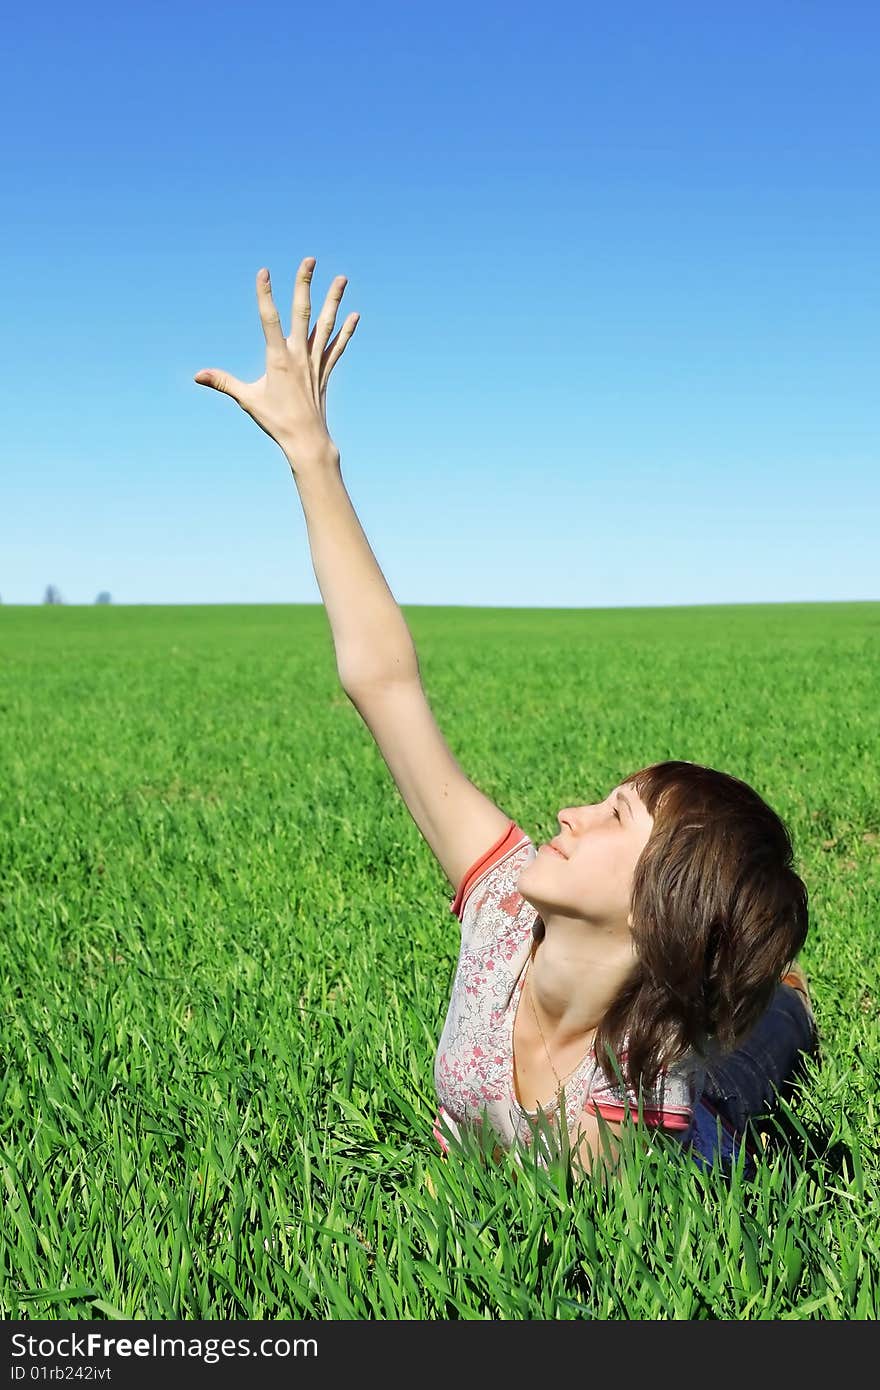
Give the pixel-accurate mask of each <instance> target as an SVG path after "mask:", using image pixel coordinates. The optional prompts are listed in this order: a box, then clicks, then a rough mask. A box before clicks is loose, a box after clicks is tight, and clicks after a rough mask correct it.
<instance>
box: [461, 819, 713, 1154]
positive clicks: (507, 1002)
mask: <svg viewBox="0 0 880 1390" xmlns="http://www.w3.org/2000/svg"><path fill="white" fill-rule="evenodd" d="M497 849H498V852H497V855H496V856H495V857H494V858H493V860H492V862H491V863H487V864H486V865H485V867H483V865H481V864H478V865H476V866H474V869H472V870H471V871H470V872H469V874H468V875H466V876H465V880H464V881H465V882H467V881H468V879H469V878H470V875H471V874H472V873H474V872H475V871H476V872H478V874H479V876H478V877H477V879H476V880H475V882H474V884H472V885H471V888H470V890H469V892H468V894H467V897H466V898H465V899H464V901H463V902H462V904H461V907H460V921H461V951H460V954H459V960H458V967H457V970H456V974H455V980H454V983H453V988H452V997H451V999H450V1002H449V1009H448V1012H447V1015H446V1022H445V1024H444V1027H443V1033H442V1035H441V1038H440V1043H439V1046H438V1049H437V1055H436V1058H435V1063H434V1081H435V1085H436V1089H437V1097H438V1100H439V1102H440V1113H439V1114H438V1116H437V1120H436V1121H435V1129H434V1134H435V1137H437V1138H438V1140H439V1133H438V1129H437V1127H436V1126H437V1124H438V1123H439V1121H440V1118H441V1115H442V1116H443V1117H444V1118H445V1120H446V1121H447V1123H449V1124H450V1128H452V1129H453V1131H454V1130H455V1129H456V1128H457V1127H458V1126H460V1125H463V1124H464V1125H469V1124H473V1125H475V1126H479V1125H480V1124H481V1122H482V1117H483V1114H484V1113H485V1112H488V1115H489V1119H490V1122H491V1124H492V1127H493V1128H494V1130H495V1131H496V1133H497V1134H498V1137H499V1139H500V1140H501V1142H502V1144H503V1145H504V1146H505V1147H510V1146H511V1145H512V1144H514V1143H515V1142H516V1141H517V1140H520V1141H522V1142H523V1143H524V1144H525V1145H526V1146H529V1145H530V1144H531V1142H532V1138H533V1127H532V1125H531V1124H530V1121H529V1114H528V1112H526V1111H524V1110H523V1108H522V1106H521V1105H520V1104H519V1102H518V1100H517V1098H516V1093H515V1086H514V1082H513V1023H514V1019H515V1016H516V1009H517V1007H518V1004H519V998H520V993H521V990H522V983H523V979H524V972H525V967H526V964H527V962H528V959H529V955H530V953H531V946H532V942H533V940H534V939H535V930H534V929H535V926H536V923H537V922H538V920H539V919H538V913H537V911H536V910H535V908H533V907H532V906H531V904H530V903H528V902H526V900H525V899H524V898H523V896H522V894H521V893H519V892H518V891H517V887H516V884H517V880H518V878H519V875H520V873H521V872H522V870H523V869H524V868H525V866H526V864H528V863H529V862H530V861H531V860H532V859H533V858H534V857H535V854H536V851H535V846H534V844H533V843H532V841H531V840H530V839H529V837H528V836H527V835H526V834H525V832H524V831H522V830H520V828H519V827H518V826H517V825H516V824H515V822H511V826H510V829H509V832H508V835H507V837H506V838H505V839H504V841H503V842H499V846H498V847H497ZM480 869H482V872H481V873H480V872H479V871H480ZM693 1070H694V1062H693V1059H685V1060H684V1061H683V1062H682V1063H679V1064H678V1066H677V1067H675V1068H672V1069H670V1071H669V1072H668V1073H666V1074H665V1075H664V1076H663V1078H662V1079H661V1081H660V1082H659V1083H658V1088H659V1089H658V1091H657V1094H656V1096H655V1097H652V1098H648V1099H646V1101H645V1102H644V1110H645V1111H648V1110H649V1111H650V1116H649V1115H646V1116H645V1118H646V1121H650V1122H653V1123H660V1124H664V1126H669V1127H673V1126H675V1127H677V1128H678V1131H679V1133H681V1132H683V1130H684V1128H685V1127H686V1126H687V1125H688V1124H689V1122H690V1118H691V1115H692V1109H693V1099H694V1094H693V1092H694V1076H693ZM565 1099H566V1107H565V1109H566V1122H567V1124H568V1128H569V1132H570V1133H572V1134H574V1133H575V1131H576V1129H577V1121H578V1119H579V1117H580V1116H581V1115H582V1114H583V1113H584V1111H585V1110H598V1111H599V1112H600V1113H602V1112H603V1109H605V1110H607V1113H608V1117H609V1118H617V1117H619V1114H620V1108H621V1105H624V1106H625V1105H626V1104H627V1102H629V1103H630V1105H631V1106H632V1108H633V1110H637V1102H636V1099H635V1097H634V1096H633V1095H632V1093H631V1092H630V1093H627V1094H625V1093H623V1092H622V1091H620V1090H618V1088H617V1087H614V1086H609V1085H608V1083H607V1081H606V1079H605V1075H604V1072H603V1071H602V1069H601V1068H600V1067H599V1066H598V1064H597V1062H596V1059H595V1055H594V1054H592V1053H590V1054H588V1056H587V1057H586V1058H585V1059H584V1061H583V1062H582V1063H581V1066H580V1067H579V1068H578V1069H577V1070H576V1071H575V1072H574V1073H573V1074H572V1075H571V1076H570V1077H569V1078H568V1081H567V1083H566V1093H565ZM532 1113H533V1114H535V1113H537V1112H532ZM545 1113H547V1114H548V1115H552V1114H553V1107H550V1108H549V1109H548V1111H547V1112H545ZM441 1147H444V1146H443V1144H442V1142H441ZM444 1152H445V1148H444Z"/></svg>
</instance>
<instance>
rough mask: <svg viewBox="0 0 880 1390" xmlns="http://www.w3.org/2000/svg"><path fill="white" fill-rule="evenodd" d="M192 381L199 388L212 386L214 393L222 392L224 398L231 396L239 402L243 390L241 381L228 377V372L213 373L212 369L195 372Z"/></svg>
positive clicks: (243, 386)
mask: <svg viewBox="0 0 880 1390" xmlns="http://www.w3.org/2000/svg"><path fill="white" fill-rule="evenodd" d="M193 381H195V382H197V383H198V385H199V386H213V388H214V390H215V391H222V392H223V394H224V395H225V396H231V397H232V399H233V400H234V401H238V400H240V399H241V395H242V392H243V391H244V390H245V384H244V382H243V381H239V380H238V378H237V377H234V376H230V375H229V373H228V372H220V371H215V370H214V369H213V368H207V369H206V370H205V371H202V372H196V374H195V376H194V377H193Z"/></svg>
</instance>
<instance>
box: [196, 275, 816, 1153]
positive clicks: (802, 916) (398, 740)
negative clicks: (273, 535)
mask: <svg viewBox="0 0 880 1390" xmlns="http://www.w3.org/2000/svg"><path fill="white" fill-rule="evenodd" d="M314 268H315V261H314V258H313V257H308V258H307V259H306V260H304V261H302V262H301V263H300V266H299V269H298V271H297V275H296V283H295V288H294V295H293V307H292V317H291V331H290V336H289V337H287V338H285V336H284V334H283V332H282V328H281V321H280V318H279V315H278V311H277V309H276V307H275V304H274V301H273V298H272V290H271V286H270V283H269V275H268V271H261V272H260V273H259V274H258V275H257V303H258V306H259V312H260V318H261V321H262V325H263V332H264V334H265V338H266V371H265V373H264V375H263V376H262V377H261V378H260V379H259V381H256V382H252V383H247V382H242V381H239V380H238V379H237V378H235V377H233V376H230V375H229V374H228V373H226V372H222V371H216V370H209V371H202V372H199V373H197V374H196V376H195V378H194V379H195V380H196V381H197V382H199V383H200V384H203V385H206V386H211V387H213V388H214V389H215V390H217V391H221V392H223V393H224V394H226V395H228V396H231V397H232V399H233V400H235V401H236V402H237V403H238V405H240V406H241V408H242V409H243V410H245V411H246V412H247V414H248V415H250V416H251V418H252V419H253V420H255V421H256V423H257V424H258V425H259V426H260V428H261V429H263V430H264V431H265V432H266V433H267V434H268V435H269V436H270V437H271V438H272V439H274V440H275V441H276V442H277V443H278V444H279V446H280V447H281V449H282V450H283V452H284V454H285V457H286V458H287V460H288V463H289V464H290V467H291V470H292V472H293V476H294V480H295V482H296V485H297V488H298V491H299V495H300V500H301V502H302V505H303V509H304V513H305V518H306V525H307V529H308V536H309V545H310V549H311V555H312V562H313V565H314V569H315V576H316V578H317V581H318V586H319V588H320V591H321V596H322V598H323V600H324V604H325V607H326V610H327V616H328V619H329V621H330V626H331V630H332V634H333V641H334V646H335V652H336V666H337V671H338V674H339V679H340V682H341V684H342V688H343V689H344V690H345V692H346V694H347V695H348V697H349V699H350V700H351V701H352V703H353V704H354V706H355V708H356V709H357V710H358V713H359V714H360V715H361V717H362V719H363V720H364V722H365V723H366V725H367V727H368V728H369V729H370V731H371V733H372V734H373V736H374V738H375V739H376V742H377V744H378V746H379V749H380V751H381V753H382V756H383V758H384V759H385V762H386V764H387V765H388V768H389V771H390V772H391V775H392V777H393V778H394V780H395V782H396V784H397V786H398V788H399V790H400V792H401V795H402V796H403V799H404V801H405V802H406V805H407V807H408V809H409V811H410V814H411V815H412V817H413V819H414V821H415V823H416V825H417V826H418V827H419V830H420V831H421V832H422V834H423V835H424V837H425V839H426V841H427V842H428V844H429V846H430V848H431V850H432V851H433V853H434V854H435V856H436V858H437V860H438V862H439V863H440V865H441V867H442V869H443V871H444V873H445V874H446V876H447V878H448V879H449V882H450V884H451V886H452V888H453V889H454V890H455V896H454V898H453V900H452V903H451V904H450V907H451V910H452V911H453V912H454V913H455V915H456V916H457V917H458V919H459V921H460V923H461V950H460V955H459V961H458V969H457V972H456V976H455V981H454V985H453V991H452V998H451V1001H450V1005H449V1011H448V1014H447V1017H446V1023H445V1026H444V1028H443V1033H442V1036H441V1039H440V1045H439V1048H438V1052H437V1057H436V1061H435V1068H434V1076H435V1083H436V1086H437V1094H438V1101H439V1110H438V1114H437V1119H436V1121H435V1128H434V1134H435V1136H436V1138H437V1140H438V1142H439V1143H440V1145H441V1147H442V1148H443V1150H444V1152H447V1151H448V1144H449V1139H450V1138H456V1137H457V1138H460V1137H461V1134H462V1129H463V1128H467V1129H478V1128H482V1127H483V1126H484V1125H485V1124H486V1123H487V1122H488V1124H489V1125H490V1126H491V1129H492V1130H493V1131H494V1134H495V1136H496V1137H497V1140H498V1143H499V1145H500V1146H501V1147H502V1148H511V1147H513V1148H514V1151H515V1153H517V1154H519V1153H520V1152H521V1145H522V1146H525V1147H528V1146H530V1145H532V1144H534V1143H536V1141H537V1146H536V1149H535V1156H536V1158H537V1159H538V1161H539V1162H545V1161H546V1159H547V1157H548V1156H549V1154H550V1153H551V1152H552V1151H553V1133H554V1129H555V1133H556V1134H557V1135H558V1139H559V1141H560V1142H561V1143H562V1144H563V1145H565V1146H570V1148H571V1151H572V1152H573V1153H574V1154H575V1155H576V1156H577V1157H578V1158H579V1159H580V1162H581V1164H582V1165H583V1166H584V1168H589V1167H590V1165H591V1164H592V1162H593V1161H594V1160H595V1159H596V1157H597V1156H602V1157H604V1159H605V1160H606V1161H608V1162H613V1158H614V1153H615V1142H614V1141H615V1137H616V1136H617V1135H619V1132H620V1126H621V1124H622V1123H623V1122H624V1120H625V1119H626V1117H627V1116H628V1115H629V1116H632V1117H633V1118H635V1119H637V1120H639V1119H640V1120H641V1122H643V1123H645V1124H647V1125H650V1126H655V1127H657V1128H660V1129H663V1130H665V1131H667V1132H668V1133H670V1134H672V1135H674V1136H675V1137H676V1138H677V1139H679V1140H680V1141H681V1143H682V1145H683V1146H684V1147H685V1148H686V1149H687V1151H689V1152H690V1153H691V1154H692V1155H693V1157H694V1158H695V1159H696V1161H698V1162H705V1161H707V1160H709V1159H711V1158H712V1157H713V1156H714V1155H715V1154H716V1153H720V1154H721V1156H722V1158H724V1159H733V1158H735V1157H736V1155H737V1153H738V1151H739V1146H740V1145H741V1144H742V1143H745V1144H746V1147H747V1155H746V1156H745V1168H746V1171H747V1172H749V1171H754V1162H755V1160H756V1158H757V1156H758V1154H757V1151H756V1149H755V1148H754V1145H753V1143H752V1142H751V1140H750V1137H749V1132H750V1128H751V1127H750V1125H749V1119H750V1117H755V1116H758V1115H760V1114H762V1113H765V1112H766V1111H767V1110H768V1108H769V1107H771V1106H772V1104H773V1102H774V1098H775V1095H776V1093H777V1092H782V1093H784V1092H785V1089H786V1086H787V1085H790V1084H791V1083H792V1082H793V1080H794V1078H795V1076H796V1074H797V1067H798V1064H799V1061H800V1059H801V1056H802V1054H805V1053H810V1052H813V1051H814V1050H815V1049H816V1046H817V1033H816V1029H815V1025H814V1021H813V1014H812V1008H811V1005H810V999H809V994H808V991H807V986H806V980H805V978H804V975H803V972H802V971H800V970H799V968H797V967H796V966H795V965H794V959H795V957H796V955H797V954H798V952H799V951H800V949H801V947H802V945H803V943H804V939H805V937H806V934H807V892H806V889H805V887H804V885H803V883H802V881H801V879H800V878H799V877H798V875H797V874H796V873H795V872H794V870H793V868H792V846H791V841H790V838H789V835H788V832H787V830H786V828H785V826H784V824H783V823H782V821H781V820H780V819H779V817H778V816H777V815H776V813H775V812H774V811H772V810H771V808H770V807H769V806H768V805H767V804H766V803H765V802H764V801H763V800H762V799H761V797H760V796H758V794H757V793H756V792H755V791H753V790H752V788H751V787H749V786H747V785H746V784H745V783H744V782H741V781H740V780H739V779H737V778H735V777H732V776H729V775H728V774H726V773H723V772H718V771H715V770H713V769H711V768H706V767H702V766H700V765H698V764H693V763H688V762H681V761H670V762H665V763H658V764H654V765H652V766H650V767H647V768H643V769H641V770H640V771H638V772H635V773H631V774H630V775H629V776H627V777H625V778H624V779H623V780H622V781H621V783H620V784H619V785H618V786H616V787H614V788H613V789H612V791H611V792H610V793H609V795H608V796H607V797H606V798H605V799H604V800H603V801H601V802H599V803H597V804H594V805H587V806H574V807H568V808H565V809H563V810H561V811H560V812H559V813H558V820H559V825H560V833H559V835H558V836H556V837H555V838H554V840H553V841H552V842H551V843H550V844H549V845H542V846H540V848H539V849H537V850H536V849H535V846H534V845H533V843H532V841H531V840H530V839H529V837H528V835H526V833H525V832H524V831H523V830H521V829H520V827H519V826H518V825H517V824H516V822H515V821H514V820H512V819H511V818H510V817H509V816H508V815H506V814H505V813H504V812H503V811H502V810H500V809H499V807H497V806H496V805H494V803H493V802H492V801H491V800H489V798H488V797H486V796H484V795H483V793H482V792H480V791H479V790H478V789H477V788H476V787H475V786H474V785H473V784H472V783H471V782H470V781H469V780H468V778H467V777H466V776H465V775H464V773H463V772H462V770H461V768H460V767H459V766H458V764H457V763H456V761H455V759H454V757H453V756H452V754H451V752H450V750H449V748H448V747H447V745H446V743H445V741H444V739H443V736H442V734H441V732H440V730H439V729H438V727H437V724H436V723H435V721H434V718H433V715H432V713H431V710H430V707H429V705H428V702H427V700H426V698H425V694H424V691H423V689H422V685H421V680H420V673H419V664H418V658H417V655H416V650H415V647H414V645H413V642H412V638H411V636H410V633H409V629H408V627H407V625H406V622H405V620H404V617H403V614H402V613H401V611H400V609H399V607H398V606H397V604H396V602H395V600H394V598H393V596H392V594H391V592H390V590H389V589H388V586H387V585H386V583H385V580H384V577H383V575H382V572H381V570H380V569H379V566H378V564H377V563H376V560H375V557H374V556H373V553H372V551H371V549H370V547H369V544H368V542H367V539H366V537H365V535H364V533H363V530H362V529H361V526H360V523H359V521H358V519H357V516H356V514H355V512H354V509H353V508H352V505H351V501H350V499H349V497H348V493H347V492H346V489H345V486H344V483H343V481H342V473H341V468H340V454H339V450H338V449H337V448H336V445H335V444H334V442H333V440H332V438H331V436H330V433H329V431H328V428H327V411H326V396H327V382H328V380H329V377H330V373H331V372H332V370H333V367H334V366H335V364H336V362H338V360H339V358H340V357H341V355H342V353H343V352H344V350H345V347H346V345H347V343H348V341H349V339H350V338H351V336H352V333H353V332H354V329H355V326H356V324H357V321H358V315H357V314H350V315H349V316H348V318H347V319H346V320H345V322H344V324H343V325H342V327H341V329H340V330H339V331H338V332H337V333H336V336H335V337H334V338H333V339H332V341H329V340H330V335H331V333H332V332H333V330H334V327H335V323H336V315H337V311H338V309H339V304H340V301H341V299H342V295H343V291H344V289H345V285H346V281H345V279H344V277H342V276H338V277H337V278H336V280H334V282H333V285H332V286H331V289H330V292H329V294H328V295H327V298H326V300H325V302H324V306H323V309H322V311H321V313H320V315H319V316H318V318H317V320H316V322H315V325H314V328H312V329H311V332H310V331H309V325H310V321H311V301H310V284H311V279H312V274H313V271H314ZM518 1141H521V1144H520V1142H518Z"/></svg>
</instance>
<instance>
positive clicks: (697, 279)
mask: <svg viewBox="0 0 880 1390" xmlns="http://www.w3.org/2000/svg"><path fill="white" fill-rule="evenodd" d="M5 37H6V40H7V63H6V65H5V70H4V86H3V91H2V95H0V116H2V122H3V129H4V131H5V133H6V140H5V142H4V154H3V165H4V167H3V171H2V180H0V184H2V190H0V198H2V218H0V225H2V227H3V232H2V238H3V254H2V261H0V264H2V271H3V319H4V326H5V331H4V332H3V334H2V338H0V390H2V404H3V438H2V446H0V468H2V488H0V596H2V600H3V602H4V603H7V604H8V603H13V604H30V603H40V602H41V601H42V597H43V593H44V590H45V588H46V585H47V584H50V583H51V584H55V585H57V586H58V588H59V589H60V590H61V593H62V595H63V597H64V600H65V602H67V603H73V604H91V603H92V602H93V601H94V599H95V596H96V594H97V593H98V591H99V590H102V589H108V590H110V592H111V593H112V595H113V600H114V602H115V603H120V604H126V603H131V604H133V603H235V602H242V603H259V602H266V603H289V602H293V603H314V602H320V593H319V591H318V587H317V584H316V582H315V579H314V575H313V572H312V567H311V560H310V556H309V550H308V538H307V533H306V528H305V522H304V519H303V516H302V510H301V506H300V502H299V497H298V494H297V490H296V486H295V484H294V482H293V479H292V477H291V476H290V472H289V469H288V466H287V464H286V462H285V459H284V456H283V454H282V453H281V450H280V449H279V448H278V446H277V445H276V444H275V443H274V442H273V441H272V440H270V439H269V438H268V437H267V436H266V435H265V434H263V433H262V431H261V430H260V429H259V428H258V427H257V426H256V425H255V424H254V423H253V422H252V421H251V420H250V419H249V418H248V417H247V416H246V415H245V414H244V412H243V411H242V410H241V409H240V408H239V407H238V406H237V405H236V404H235V402H233V401H232V400H230V399H228V398H226V397H224V396H222V395H219V394H217V393H216V392H214V391H212V390H211V389H210V388H208V387H204V386H199V385H196V384H195V383H194V382H193V376H194V374H195V373H196V372H198V371H199V370H200V369H201V368H204V367H220V368H224V369H226V370H228V371H230V372H231V373H233V374H234V375H235V376H238V377H240V378H242V379H247V380H255V379H256V378H257V377H259V376H260V375H262V372H263V368H264V351H265V345H264V339H263V334H262V330H261V327H260V322H259V318H258V315H257V308H256V296H255V276H256V272H257V270H258V269H259V268H260V267H261V266H262V265H266V266H268V267H269V269H270V270H271V272H272V279H273V287H274V292H275V297H276V303H277V305H278V308H279V310H280V313H281V318H282V325H283V327H284V331H285V333H286V332H289V326H290V322H289V320H290V302H291V297H292V290H293V276H294V272H295V270H296V267H297V265H298V263H299V261H300V260H301V259H302V258H303V257H304V256H307V255H314V256H316V257H317V260H318V264H317V269H316V272H315V281H314V292H313V306H314V309H315V312H316V313H317V310H318V308H319V307H320V304H321V303H323V299H324V296H325V295H326V292H327V289H328V288H329V285H330V282H331V280H332V279H333V277H334V276H335V275H338V274H344V275H346V276H347V277H348V281H349V284H348V288H347V289H346V292H345V295H344V297H343V301H342V313H343V314H348V313H350V312H352V311H357V312H358V313H359V314H360V315H361V320H360V324H359V325H358V328H357V330H356V332H355V335H354V337H353V339H352V340H351V342H350V344H349V346H348V348H347V350H346V352H345V353H344V355H343V357H342V358H341V360H340V362H339V363H338V365H337V366H336V368H335V370H334V373H333V377H332V379H331V382H330V386H329V391H328V416H329V422H330V429H331V433H332V435H333V437H334V439H335V440H336V443H337V444H338V446H339V448H340V451H341V455H342V468H343V476H344V478H345V482H346V486H347V487H348V490H349V493H350V495H351V497H352V500H353V502H354V504H355V507H356V509H357V510H358V513H359V515H360V518H361V521H362V523H363V525H364V529H365V531H366V533H367V536H368V538H369V540H370V542H371V544H372V547H373V550H374V552H375V554H376V555H377V557H378V559H379V562H380V564H381V566H382V569H383V571H384V573H385V576H386V578H387V580H388V582H389V584H390V586H391V588H392V591H393V593H394V595H395V597H396V598H397V599H398V601H399V602H400V603H402V604H465V605H473V606H510V607H545V606H551V607H577V608H580V607H617V606H629V605H655V604H657V605H660V604H664V605H665V604H693V603H749V602H784V601H811V600H824V601H828V600H860V599H862V600H865V599H871V600H877V599H880V582H878V567H877V561H876V538H877V533H878V523H880V505H878V504H880V481H878V480H880V468H878V464H880V421H878V412H877V387H878V366H880V293H878V289H880V269H878V257H877V247H878V246H880V215H878V214H880V194H878V179H877V172H878V167H880V103H878V101H877V95H876V93H877V88H876V78H877V55H878V46H880V8H878V7H877V6H876V5H874V4H871V3H861V4H855V3H849V2H848V0H836V2H835V3H834V4H829V3H824V2H823V3H818V2H817V0H801V2H800V3H789V2H786V3H783V2H782V0H760V3H755V2H754V0H747V2H746V3H743V0H740V3H738V4H736V5H725V6H722V5H711V4H707V3H705V0H700V3H695V2H694V0H689V2H688V3H677V2H676V0H670V3H667V4H662V5H661V4H656V3H629V4H626V5H607V4H603V5H599V4H588V5H582V4H574V3H568V4H562V5H556V6H547V5H544V6H538V7H535V6H534V5H532V4H528V5H526V4H514V5H503V6H502V5H498V4H492V5H488V4H484V5H479V4H476V5H475V4H473V3H470V4H467V5H462V4H459V3H451V4H450V3H444V4H443V5H440V6H423V5H415V4H411V5H405V4H403V3H394V4H377V5H370V6H366V7H364V6H361V5H358V4H355V3H342V4H327V5H309V6H298V5H290V4H283V5H282V4H280V3H262V4H261V3H257V4H248V5H246V6H242V5H225V4H222V3H213V4H211V5H209V6H198V5H186V6H179V5H173V4H171V3H169V2H168V0H164V2H163V3H158V4H157V3H151V4H149V5H146V6H140V7H138V6H134V7H127V6H124V7H123V6H119V5H115V4H114V5H110V4H100V5H88V6H70V5H67V4H65V5H60V4H57V3H49V4H44V5H41V6H30V7H19V8H18V9H17V10H16V12H15V14H14V17H12V18H11V19H10V20H9V21H8V22H7V25H6V30H5Z"/></svg>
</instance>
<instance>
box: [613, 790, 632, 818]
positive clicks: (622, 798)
mask: <svg viewBox="0 0 880 1390" xmlns="http://www.w3.org/2000/svg"><path fill="white" fill-rule="evenodd" d="M614 800H615V801H622V802H623V803H624V805H625V806H626V809H627V810H628V811H629V816H630V820H635V816H634V815H633V808H632V806H631V805H630V804H629V798H628V797H626V796H624V794H623V792H618V793H617V795H616V797H615V798H614Z"/></svg>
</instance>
